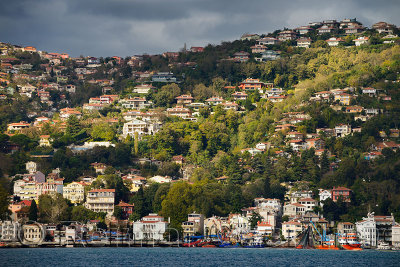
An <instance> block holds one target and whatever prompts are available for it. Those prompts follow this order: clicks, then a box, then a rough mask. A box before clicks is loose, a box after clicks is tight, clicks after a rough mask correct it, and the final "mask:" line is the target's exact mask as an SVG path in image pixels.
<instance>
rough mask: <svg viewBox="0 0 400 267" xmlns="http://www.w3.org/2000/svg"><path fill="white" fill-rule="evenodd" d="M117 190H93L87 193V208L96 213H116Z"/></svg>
mask: <svg viewBox="0 0 400 267" xmlns="http://www.w3.org/2000/svg"><path fill="white" fill-rule="evenodd" d="M114 202H115V189H93V190H91V191H89V192H88V193H87V196H86V203H85V207H86V208H87V209H90V210H92V211H94V212H106V213H107V214H109V215H111V214H112V213H113V212H114Z"/></svg>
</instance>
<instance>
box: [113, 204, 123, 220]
mask: <svg viewBox="0 0 400 267" xmlns="http://www.w3.org/2000/svg"><path fill="white" fill-rule="evenodd" d="M113 215H114V217H115V218H117V219H118V220H122V219H123V217H124V212H123V210H122V208H121V207H120V206H115V207H114V213H113Z"/></svg>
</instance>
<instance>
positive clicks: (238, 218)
mask: <svg viewBox="0 0 400 267" xmlns="http://www.w3.org/2000/svg"><path fill="white" fill-rule="evenodd" d="M228 222H229V225H230V229H231V233H232V234H233V235H241V234H246V233H248V232H249V231H250V222H249V218H248V217H246V216H242V215H240V214H230V215H229V219H228Z"/></svg>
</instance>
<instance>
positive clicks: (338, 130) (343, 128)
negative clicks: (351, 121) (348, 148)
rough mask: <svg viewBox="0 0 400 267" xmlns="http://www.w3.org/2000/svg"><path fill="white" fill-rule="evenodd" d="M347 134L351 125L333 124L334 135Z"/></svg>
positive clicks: (341, 135)
mask: <svg viewBox="0 0 400 267" xmlns="http://www.w3.org/2000/svg"><path fill="white" fill-rule="evenodd" d="M349 134H351V125H348V124H339V125H336V126H335V135H336V137H345V136H346V135H349Z"/></svg>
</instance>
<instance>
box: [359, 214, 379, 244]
mask: <svg viewBox="0 0 400 267" xmlns="http://www.w3.org/2000/svg"><path fill="white" fill-rule="evenodd" d="M356 230H357V235H358V238H359V239H360V241H361V243H362V244H363V245H366V246H372V247H375V246H376V245H377V242H376V222H375V219H374V215H373V214H371V213H368V217H366V218H363V220H362V221H359V222H356Z"/></svg>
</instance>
